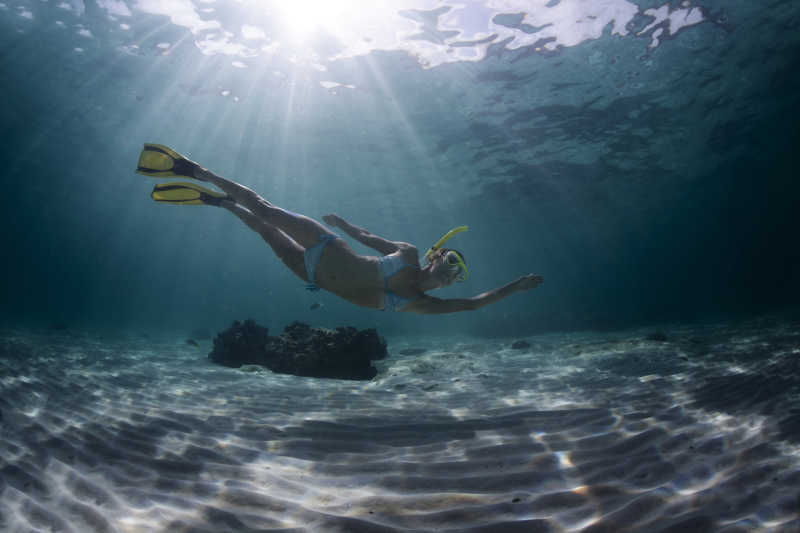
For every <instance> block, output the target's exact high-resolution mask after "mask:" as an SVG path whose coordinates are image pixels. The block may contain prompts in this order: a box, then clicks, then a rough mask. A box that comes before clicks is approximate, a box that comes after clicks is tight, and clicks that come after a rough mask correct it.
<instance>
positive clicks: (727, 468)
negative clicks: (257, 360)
mask: <svg viewBox="0 0 800 533" xmlns="http://www.w3.org/2000/svg"><path fill="white" fill-rule="evenodd" d="M797 326H798V323H797V322H796V321H790V320H788V319H786V320H783V321H782V320H778V319H770V320H767V319H764V320H760V321H753V322H747V323H741V324H736V325H705V326H694V327H688V326H686V327H672V328H669V329H666V330H665V331H667V332H668V335H666V340H665V339H664V338H663V337H664V336H652V335H648V333H649V331H645V330H641V331H625V332H615V333H613V334H612V333H570V334H550V335H541V336H537V337H533V338H530V339H529V340H530V342H531V347H530V348H528V349H525V350H514V349H511V347H510V344H511V342H510V341H505V342H501V341H481V340H474V341H469V342H465V341H464V339H454V338H448V339H392V340H391V342H390V352H391V355H390V357H389V358H387V359H386V360H384V361H380V362H378V365H379V366H380V372H379V374H378V376H377V377H376V378H375V379H374V380H372V381H369V382H352V381H337V380H314V379H310V378H298V377H294V376H282V375H275V374H272V373H270V372H268V371H260V372H243V371H238V370H232V369H228V368H222V367H217V366H214V365H212V364H210V363H209V362H208V361H207V359H206V357H205V352H201V351H198V350H197V349H196V348H194V347H190V346H187V345H184V344H181V343H179V342H174V341H171V340H169V341H164V340H149V339H143V338H129V339H111V340H109V339H105V340H101V339H100V338H99V336H92V335H89V334H77V333H72V334H70V333H66V332H32V331H10V330H9V331H4V332H2V336H0V422H1V423H2V441H1V442H0V530H2V531H9V532H18V531H19V532H23V531H31V530H40V531H74V532H113V531H120V532H123V531H124V532H130V531H142V532H144V531H148V532H149V531H165V532H166V531H170V532H175V531H177V532H181V531H185V532H188V531H192V532H205V531H208V532H223V531H236V532H243V531H244V532H247V531H310V532H317V531H321V532H327V531H331V532H340V531H341V532H362V531H363V532H372V531H375V532H378V531H472V532H477V531H502V532H515V531H525V532H530V531H586V532H601V531H647V532H648V533H650V532H654V531H726V532H734V531H742V532H744V531H748V532H749V531H787V532H788V531H798V530H800V520H798V514H797V513H798V510H800V489H798V487H800V467H798V464H799V463H800V461H799V460H798V453H797V451H798V448H797V445H798V443H800V415H799V414H798V413H800V359H798V357H797V353H798V351H799V350H798V347H800V333H798V332H800V328H798V327H797ZM649 337H650V338H649ZM653 339H656V340H653ZM420 347H421V348H425V350H421V349H420V350H411V349H412V348H420ZM407 349H408V350H409V351H408V353H416V354H415V355H401V354H400V353H399V352H401V351H405V350H407ZM419 352H421V353H419Z"/></svg>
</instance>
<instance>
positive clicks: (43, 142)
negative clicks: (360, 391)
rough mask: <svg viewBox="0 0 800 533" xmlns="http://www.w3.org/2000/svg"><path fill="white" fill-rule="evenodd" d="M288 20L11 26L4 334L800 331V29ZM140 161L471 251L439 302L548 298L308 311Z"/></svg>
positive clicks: (23, 16) (139, 10)
mask: <svg viewBox="0 0 800 533" xmlns="http://www.w3.org/2000/svg"><path fill="white" fill-rule="evenodd" d="M295 4H296V5H297V6H298V7H297V8H295V7H291V8H290V7H286V6H284V7H282V8H279V7H274V6H271V5H270V4H269V3H266V2H254V1H251V2H241V3H233V2H230V3H229V2H218V3H205V2H192V1H190V0H185V1H175V2H170V3H167V2H155V1H152V0H139V1H128V0H98V1H97V2H95V1H93V0H87V1H85V2H84V1H82V0H72V1H65V2H61V3H59V2H56V1H49V2H48V1H40V0H35V1H4V2H2V3H0V74H1V75H0V96H1V97H2V102H3V105H2V106H0V133H1V134H2V139H3V143H2V145H0V154H2V159H3V161H4V164H3V167H2V168H3V170H2V176H3V195H2V197H3V209H2V217H3V218H2V221H0V222H2V225H3V235H4V237H3V255H4V261H3V262H2V265H3V266H2V269H3V271H2V280H3V289H2V290H3V297H2V308H0V317H1V318H2V321H3V323H4V325H39V326H58V325H65V326H68V327H91V328H101V329H102V328H116V329H120V328H122V329H141V330H152V329H164V330H170V329H178V328H183V329H186V330H190V329H198V328H199V329H206V330H208V331H215V330H218V329H221V328H222V327H224V326H227V325H228V324H229V323H230V322H231V321H232V320H234V319H243V318H248V317H252V318H254V319H256V320H257V321H259V322H261V323H264V324H266V325H268V326H270V327H273V328H277V327H282V326H283V325H284V324H286V323H288V322H290V321H292V320H295V319H300V320H304V321H307V322H312V323H314V324H316V325H323V326H332V325H339V324H343V323H348V324H354V325H357V326H361V327H366V326H377V327H378V328H379V330H380V331H383V332H386V333H394V334H397V333H412V334H413V333H414V332H417V331H418V332H420V333H428V332H438V331H441V332H446V333H458V332H461V331H468V332H470V333H475V334H479V335H496V334H501V335H521V334H527V333H530V332H533V331H544V330H550V329H576V328H614V327H623V326H628V325H634V324H642V323H644V324H647V323H655V322H663V321H682V322H693V321H703V320H707V319H717V318H721V317H730V316H741V315H754V314H759V313H763V312H767V311H776V310H781V309H785V308H791V307H794V306H796V304H797V303H798V296H800V274H798V265H800V251H798V246H797V236H796V232H797V228H798V227H800V225H799V224H798V222H799V220H798V219H800V216H798V210H797V208H796V206H795V203H796V199H797V198H798V192H800V187H798V184H797V179H796V178H797V164H796V161H795V160H794V157H795V155H796V153H795V152H796V147H797V146H798V140H800V131H799V128H798V123H797V109H798V102H799V100H800V96H798V95H800V61H798V57H800V31H798V26H799V25H800V5H799V4H798V3H797V2H792V1H791V0H784V1H775V2H752V1H743V0H737V1H726V2H721V1H696V2H695V1H687V2H666V3H665V2H661V1H639V2H628V1H625V0H605V1H595V2H581V1H577V0H575V1H567V0H562V1H558V0H550V1H549V2H548V1H530V2H514V1H508V2H505V3H503V5H502V6H500V7H496V4H493V3H491V2H488V1H487V2H479V1H470V2H466V3H463V4H456V3H453V4H452V5H450V3H449V2H433V1H418V2H412V1H411V0H407V1H398V2H388V3H386V4H387V5H383V4H380V3H378V4H377V5H378V7H364V5H363V4H362V5H359V4H358V3H349V4H348V3H340V4H336V5H335V6H337V7H331V5H328V4H326V3H317V4H314V3H313V2H308V3H303V2H294V3H292V6H294V5H295ZM143 142H159V143H164V144H167V145H170V146H172V147H174V148H175V149H177V150H179V151H181V152H183V153H185V154H187V155H189V156H191V157H192V158H193V159H195V160H197V161H199V162H201V163H202V164H203V165H205V166H207V167H209V168H211V169H213V170H215V171H216V172H218V173H219V174H221V175H223V176H226V177H228V178H231V179H234V180H237V181H239V182H241V183H243V184H245V185H247V186H249V187H251V188H253V189H255V190H256V191H258V192H259V193H261V194H262V195H263V196H264V197H265V198H267V199H269V200H270V201H272V202H273V203H276V204H278V205H280V206H283V207H285V208H287V209H290V210H292V211H295V212H300V213H304V214H307V215H309V216H313V217H317V218H319V217H321V216H322V215H324V214H326V213H330V212H336V213H338V214H339V215H341V216H343V217H345V218H346V219H348V220H350V221H351V222H352V223H354V224H357V225H359V226H362V227H365V228H367V229H369V230H370V231H372V232H374V233H376V234H380V235H383V236H386V237H387V238H389V239H392V240H404V241H408V242H412V243H415V244H416V245H417V246H418V247H419V248H420V249H426V248H427V247H428V246H429V245H430V244H432V243H433V242H434V241H435V240H436V239H438V238H439V236H441V235H442V234H443V233H444V232H446V231H447V230H448V229H450V228H451V227H454V226H457V225H462V224H466V225H469V226H470V231H469V232H468V233H465V234H462V235H460V236H458V237H457V238H456V239H455V240H456V241H457V242H454V243H453V245H454V247H457V248H459V249H460V250H462V251H463V252H464V254H465V256H466V257H467V260H468V262H469V265H470V270H471V272H472V277H471V279H470V280H469V281H468V282H467V283H466V284H458V285H457V286H454V287H451V288H448V289H446V290H444V291H441V295H442V296H443V297H456V296H459V297H461V296H471V295H473V294H476V293H479V292H483V291H484V290H487V289H490V288H493V287H496V286H499V285H502V284H505V283H507V282H508V281H510V280H512V279H514V278H515V277H517V276H519V275H522V274H526V273H538V274H541V275H543V276H544V277H545V283H544V285H543V286H541V287H540V288H538V289H537V290H535V291H533V292H530V293H525V294H518V295H514V296H512V297H511V298H509V299H508V300H506V301H503V302H501V303H499V304H496V305H494V306H490V307H487V308H484V309H482V310H480V311H478V312H475V313H466V314H461V315H454V316H441V317H433V318H432V317H425V316H409V315H406V314H400V315H397V314H388V313H381V312H380V311H374V310H369V309H364V308H359V307H356V306H354V305H352V304H349V303H347V302H344V301H340V300H338V299H336V298H335V297H334V296H333V295H331V294H326V293H320V294H317V295H313V294H310V293H307V292H306V291H304V290H303V282H302V281H300V280H299V279H297V278H295V277H294V276H292V275H291V274H290V273H289V272H288V271H287V270H286V269H285V268H284V267H283V265H282V264H281V263H280V262H279V261H278V260H277V259H276V258H275V257H274V255H273V254H272V252H271V251H270V250H269V248H268V247H267V246H266V245H265V244H264V243H263V242H262V241H261V239H260V238H259V237H258V236H257V235H256V234H254V233H253V232H252V231H250V230H249V229H248V228H246V227H245V226H244V225H243V224H242V223H241V222H240V221H239V220H237V219H235V218H234V217H232V216H231V215H230V214H229V213H227V212H224V211H223V210H217V209H214V208H210V207H198V208H190V207H186V208H171V207H167V206H162V205H156V204H155V203H154V202H152V201H151V200H150V198H149V193H150V190H151V188H152V186H153V184H154V180H152V179H149V178H146V177H144V176H140V175H138V174H135V173H134V169H135V166H136V160H137V157H138V153H139V150H140V149H141V146H142V143H143ZM356 249H357V250H359V251H361V252H364V253H366V252H367V250H366V249H364V248H362V247H359V246H356ZM317 301H319V302H322V303H323V304H324V305H323V307H322V308H321V309H319V310H315V311H311V310H310V309H309V307H310V306H311V304H313V303H314V302H317Z"/></svg>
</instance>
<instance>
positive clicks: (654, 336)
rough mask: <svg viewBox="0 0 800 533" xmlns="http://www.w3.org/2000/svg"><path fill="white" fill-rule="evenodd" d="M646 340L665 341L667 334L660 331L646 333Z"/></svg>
mask: <svg viewBox="0 0 800 533" xmlns="http://www.w3.org/2000/svg"><path fill="white" fill-rule="evenodd" d="M647 340H649V341H656V342H667V336H666V335H665V334H664V332H662V331H656V332H654V333H651V334H650V335H648V336H647Z"/></svg>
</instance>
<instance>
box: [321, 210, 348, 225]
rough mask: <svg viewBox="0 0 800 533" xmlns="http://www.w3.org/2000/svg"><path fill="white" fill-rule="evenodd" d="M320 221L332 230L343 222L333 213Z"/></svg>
mask: <svg viewBox="0 0 800 533" xmlns="http://www.w3.org/2000/svg"><path fill="white" fill-rule="evenodd" d="M322 220H324V221H325V223H326V224H327V225H329V226H331V227H333V228H336V227H339V224H340V223H342V222H344V220H343V219H342V217H340V216H339V215H335V214H333V213H331V214H330V215H324V216H323V217H322Z"/></svg>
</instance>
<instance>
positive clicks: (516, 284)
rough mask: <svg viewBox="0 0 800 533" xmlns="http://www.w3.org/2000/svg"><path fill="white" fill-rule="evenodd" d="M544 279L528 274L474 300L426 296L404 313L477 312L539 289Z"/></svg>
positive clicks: (475, 297) (413, 303)
mask: <svg viewBox="0 0 800 533" xmlns="http://www.w3.org/2000/svg"><path fill="white" fill-rule="evenodd" d="M543 281H544V278H543V277H542V276H535V275H533V274H528V275H527V276H522V277H521V278H519V279H517V280H514V281H512V282H511V283H509V284H508V285H504V286H502V287H499V288H497V289H493V290H491V291H486V292H484V293H483V294H479V295H477V296H473V297H472V298H450V299H447V300H443V299H440V298H434V297H432V296H428V295H425V296H423V297H422V298H420V299H419V300H416V301H414V302H412V303H411V304H409V306H408V307H407V308H405V309H403V311H408V312H411V313H420V314H444V313H458V312H459V311H475V310H476V309H480V308H481V307H483V306H485V305H489V304H493V303H495V302H497V301H500V300H502V299H503V298H506V297H507V296H510V295H511V294H514V293H515V292H518V291H526V290H530V289H535V288H536V287H538V286H539V285H540V284H541V283H542V282H543Z"/></svg>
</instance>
